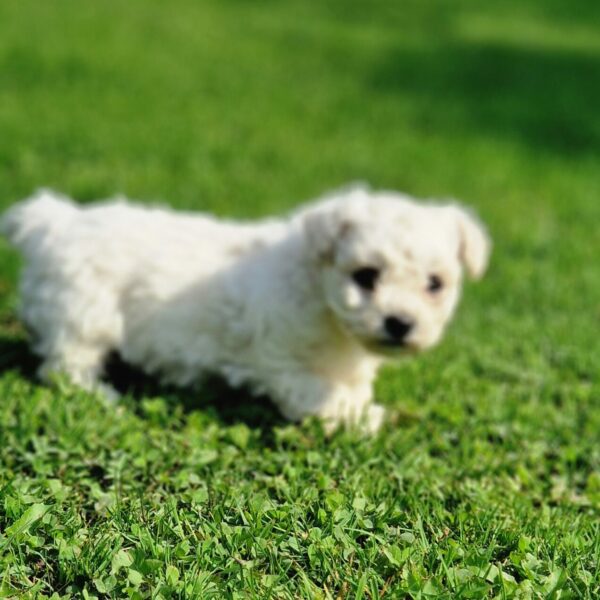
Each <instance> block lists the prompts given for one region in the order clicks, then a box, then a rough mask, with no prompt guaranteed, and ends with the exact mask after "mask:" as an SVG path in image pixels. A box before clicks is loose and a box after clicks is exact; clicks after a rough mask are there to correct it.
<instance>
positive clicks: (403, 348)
mask: <svg viewBox="0 0 600 600" xmlns="http://www.w3.org/2000/svg"><path fill="white" fill-rule="evenodd" d="M365 345H366V346H367V347H368V348H369V349H370V350H372V351H374V352H377V353H378V354H386V355H389V354H413V353H415V352H418V351H419V347H418V346H416V345H415V344H414V343H413V342H411V341H410V340H394V339H391V338H388V337H382V338H379V337H378V338H374V339H370V340H368V341H367V342H366V343H365Z"/></svg>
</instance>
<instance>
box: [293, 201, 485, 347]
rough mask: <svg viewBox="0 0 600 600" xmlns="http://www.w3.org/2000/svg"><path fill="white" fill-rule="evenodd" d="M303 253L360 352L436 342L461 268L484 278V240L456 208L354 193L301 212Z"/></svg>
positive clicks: (479, 228) (476, 225)
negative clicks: (358, 344) (303, 235)
mask: <svg viewBox="0 0 600 600" xmlns="http://www.w3.org/2000/svg"><path fill="white" fill-rule="evenodd" d="M303 227H304V234H305V236H306V242H307V249H308V252H309V254H310V256H311V259H312V260H313V261H314V264H315V267H316V269H317V272H318V279H319V285H321V286H322V290H323V294H324V296H325V300H326V303H327V305H328V306H329V308H330V310H331V311H332V314H333V315H334V316H335V318H336V320H337V322H338V323H339V325H340V326H341V328H342V329H343V330H345V331H346V332H347V333H349V334H350V335H352V336H353V337H355V338H356V339H358V340H359V341H360V342H361V343H362V344H363V345H364V346H366V347H367V348H369V349H371V350H373V351H376V352H380V353H390V352H394V351H401V350H405V351H406V350H422V349H425V348H428V347H430V346H432V345H434V344H435V343H436V342H438V340H439V339H440V338H441V336H442V334H443V332H444V328H445V326H446V324H447V323H448V321H449V320H450V317H451V316H452V313H453V312H454V309H455V307H456V304H457V302H458V299H459V296H460V290H461V281H462V274H463V271H464V270H466V271H467V273H468V274H469V275H470V276H471V277H474V278H479V277H481V276H482V275H483V273H484V271H485V269H486V266H487V261H488V256H489V252H490V242H489V239H488V237H487V235H486V233H485V230H484V229H483V227H482V225H481V224H480V223H479V222H478V221H477V219H476V218H475V217H474V216H473V215H471V214H470V213H469V212H468V211H466V210H465V209H463V208H461V207H459V206H456V205H452V204H449V205H424V204H417V203H415V202H413V201H412V200H411V199H409V198H408V197H406V196H402V195H399V194H393V193H388V192H382V193H374V192H369V191H366V190H354V191H349V192H346V193H343V194H342V195H341V196H338V197H334V198H332V199H329V200H326V201H324V202H323V203H322V204H320V205H317V206H316V207H313V208H312V209H309V210H308V211H306V213H305V214H304V215H303Z"/></svg>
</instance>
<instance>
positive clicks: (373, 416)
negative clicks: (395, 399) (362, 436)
mask: <svg viewBox="0 0 600 600" xmlns="http://www.w3.org/2000/svg"><path fill="white" fill-rule="evenodd" d="M385 412H386V411H385V408H384V407H383V406H381V404H369V405H368V406H367V408H366V410H365V415H364V418H363V420H362V423H361V426H362V429H363V430H364V432H365V433H367V434H369V435H373V434H374V433H377V432H378V431H379V430H380V429H381V426H382V425H383V419H384V418H385Z"/></svg>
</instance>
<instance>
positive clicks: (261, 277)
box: [0, 187, 490, 431]
mask: <svg viewBox="0 0 600 600" xmlns="http://www.w3.org/2000/svg"><path fill="white" fill-rule="evenodd" d="M0 230H1V231H2V232H3V233H4V234H5V235H6V236H7V237H8V239H9V240H10V241H11V242H12V243H13V244H14V245H15V246H16V247H17V248H19V249H20V250H21V251H22V253H23V254H24V257H25V263H26V266H25V271H24V274H23V277H22V282H21V296H22V297H21V316H22V318H23V320H24V322H25V324H26V325H27V327H28V329H29V330H30V332H31V335H32V338H33V348H34V350H35V352H36V353H38V354H39V355H41V356H42V357H43V359H44V362H43V364H42V367H41V369H40V374H41V376H42V377H43V378H47V377H48V376H49V375H50V374H52V373H55V372H59V373H64V374H66V375H68V376H69V377H70V378H71V379H72V381H73V382H75V383H77V384H78V385H80V386H83V387H85V388H87V389H96V388H98V387H100V386H103V384H101V383H100V378H101V376H102V372H103V364H104V361H105V359H106V357H107V355H108V354H109V353H110V352H111V351H117V352H118V353H119V354H120V355H121V357H122V358H123V359H124V360H125V361H127V362H130V363H132V364H134V365H137V366H138V367H141V368H142V369H143V370H144V371H146V372H148V373H152V374H156V375H158V376H160V378H161V379H162V380H163V381H165V382H168V383H173V384H177V385H190V384H194V383H197V382H198V381H200V379H201V378H202V376H203V375H204V374H207V373H216V374H220V375H221V376H223V377H225V378H226V379H227V381H228V382H229V383H230V384H232V385H234V386H238V385H242V384H245V385H248V386H250V388H251V389H252V390H254V391H255V392H257V393H265V394H268V395H269V396H270V397H271V398H272V399H273V400H274V402H275V403H276V404H277V406H278V407H279V409H280V410H281V412H282V413H283V415H284V416H285V417H287V418H288V419H292V420H300V419H302V418H303V417H305V416H307V415H318V416H319V417H321V418H322V419H324V420H325V421H326V422H327V423H328V425H329V426H336V425H338V424H360V425H361V426H363V427H366V428H367V429H368V430H370V431H374V430H376V429H377V428H378V427H379V426H380V424H381V422H382V419H383V410H382V408H381V407H380V406H378V405H375V404H371V397H372V384H373V380H374V378H375V375H376V372H377V369H378V367H379V366H380V365H381V363H382V361H384V360H386V359H388V358H390V357H392V356H396V355H401V354H403V353H406V352H410V351H414V350H421V349H424V348H428V347H430V346H432V345H433V344H435V343H436V342H437V341H438V340H439V339H440V337H441V335H442V333H443V330H444V328H445V325H446V324H447V322H448V320H449V319H450V317H451V315H452V313H453V311H454V309H455V306H456V304H457V301H458V298H459V294H460V288H461V274H462V270H463V266H465V267H466V269H467V271H468V272H469V274H470V275H472V276H474V277H479V276H480V275H482V273H483V272H484V270H485V267H486V263H487V260H488V254H489V247H490V244H489V242H488V238H487V236H486V234H485V232H484V230H483V228H482V227H481V225H480V224H479V223H478V222H477V220H475V218H474V217H473V216H471V215H470V214H469V213H468V212H466V211H465V210H463V209H461V208H459V207H458V206H455V205H452V204H450V205H446V206H443V205H436V204H425V205H422V204H417V203H415V202H414V201H413V200H412V199H410V198H409V197H407V196H404V195H400V194H397V193H392V192H372V191H370V190H368V189H366V188H364V187H353V188H348V189H345V190H341V191H338V192H334V193H333V194H331V195H330V196H328V197H326V198H324V199H322V200H321V201H318V202H316V203H314V204H312V205H308V206H306V207H304V208H302V209H300V210H299V211H296V212H295V213H293V214H292V215H290V216H289V217H287V218H284V219H280V220H268V221H259V222H256V223H247V224H246V223H235V222H231V221H222V220H217V219H215V218H213V217H211V216H208V215H203V214H187V213H176V212H172V211H170V210H168V209H163V208H148V207H145V206H136V205H134V204H130V203H128V202H127V201H126V200H124V199H115V200H112V201H108V202H104V203H99V204H93V205H91V206H85V207H83V206H78V205H76V204H74V203H73V202H72V201H70V200H69V199H67V198H65V197H62V196H60V195H57V194H55V193H53V192H50V191H41V192H39V193H38V194H36V195H35V196H34V197H32V198H30V199H28V200H26V201H24V202H22V203H20V204H17V205H16V206H15V207H13V208H12V209H11V210H9V211H8V212H7V213H6V215H5V216H4V218H3V220H2V221H1V225H0ZM103 389H105V390H107V388H106V386H103Z"/></svg>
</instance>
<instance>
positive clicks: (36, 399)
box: [0, 0, 600, 598]
mask: <svg viewBox="0 0 600 600" xmlns="http://www.w3.org/2000/svg"><path fill="white" fill-rule="evenodd" d="M599 160H600V3H598V2H597V1H587V2H586V1H584V0H576V1H573V2H565V1H564V0H560V1H559V0H544V1H535V0H520V1H515V0H486V1H485V2H481V1H480V0H456V1H449V0H448V1H446V0H431V1H427V2H425V1H422V0H408V1H399V0H398V1H391V0H387V1H383V0H371V1H370V2H358V1H355V0H346V1H342V0H326V1H325V0H324V1H322V2H307V1H306V0H304V1H300V0H286V1H280V2H277V1H275V0H257V1H251V0H219V1H217V0H203V1H197V2H196V1H194V2H193V1H191V0H190V1H186V0H175V1H173V2H169V3H166V2H159V1H157V0H144V1H142V0H127V2H118V1H116V0H102V1H97V2H91V1H89V0H79V1H75V0H53V1H50V2H39V1H34V0H18V1H16V0H3V2H2V3H1V4H0V208H5V207H7V206H9V205H10V204H12V203H13V202H15V201H17V200H18V199H20V198H22V197H24V196H26V195H28V194H29V193H31V192H32V190H34V189H35V188H36V187H39V186H47V187H54V188H56V189H57V190H60V191H63V192H66V193H68V194H71V195H73V196H74V197H76V198H77V199H79V200H81V201H83V202H86V201H90V200H92V199H96V198H100V197H106V196H109V195H112V194H115V193H125V194H127V195H128V196H131V197H133V198H138V199H140V200H142V201H148V202H151V201H160V202H166V203H169V204H171V205H173V206H175V207H180V208H186V209H194V210H204V211H212V212H216V213H217V214H219V215H224V216H225V215H226V216H235V217H255V216H261V215H267V214H273V213H277V212H282V211H285V210H288V209H290V208H291V207H293V206H294V205H295V204H297V203H298V202H301V201H306V200H308V199H310V198H312V197H315V196H317V195H319V194H320V193H322V192H323V191H325V190H327V189H330V188H332V187H335V186H338V185H342V184H345V183H347V182H348V181H353V180H364V181H368V182H370V183H371V184H372V185H373V186H374V187H377V188H380V187H384V188H393V189H399V190H402V191H406V192H409V193H412V194H414V195H417V196H421V197H455V198H459V199H461V200H462V201H464V202H465V203H466V204H468V205H470V206H473V207H474V208H475V209H476V210H477V211H478V212H479V214H480V215H481V217H482V218H483V220H484V221H485V222H486V223H487V224H488V226H489V228H490V231H491V234H492V236H493V238H494V242H495V251H494V256H493V261H492V266H491V270H490V273H489V275H488V277H487V278H486V279H485V280H484V282H482V283H481V284H479V285H478V286H472V287H471V286H469V287H468V288H467V290H466V293H465V295H466V297H465V301H464V302H463V305H462V307H461V309H460V311H459V314H458V316H457V319H456V322H455V323H454V324H453V325H452V328H451V330H450V331H449V333H448V336H447V339H446V340H445V341H444V342H443V344H442V345H441V346H440V347H439V348H438V349H436V350H435V351H433V352H431V353H428V354H426V355H424V356H423V357H420V358H418V359H415V360H413V361H410V362H407V363H405V364H401V365H397V366H391V367H389V368H388V369H386V371H385V373H384V374H383V375H382V377H381V378H380V380H379V381H378V384H377V390H376V394H377V397H378V399H379V400H380V401H382V402H383V403H385V404H386V405H387V406H388V407H389V408H390V410H391V411H392V414H394V415H395V417H394V419H393V421H394V423H391V424H390V425H389V426H388V427H387V429H386V431H384V432H383V433H382V435H381V436H380V437H378V438H376V439H374V440H358V439H357V438H355V437H353V436H352V435H351V434H340V435H339V436H338V437H335V438H334V439H333V440H328V441H327V440H324V439H323V438H322V436H321V435H320V433H319V429H318V427H317V426H315V425H313V426H307V427H304V428H303V427H293V426H291V427H284V426H282V425H281V423H280V422H279V421H278V420H277V418H276V417H275V416H274V414H273V412H272V411H271V412H269V410H270V409H269V408H268V406H262V405H259V407H258V408H252V407H248V406H246V405H245V404H243V403H242V404H239V403H238V404H236V403H235V402H234V404H233V407H232V408H231V409H230V410H229V413H225V416H224V413H223V412H222V411H221V409H219V410H217V407H218V406H219V405H220V404H221V403H225V400H226V397H228V395H229V392H228V391H227V390H222V389H220V388H217V389H218V390H219V391H215V390H212V391H208V390H207V393H206V397H202V398H198V399H196V398H190V397H188V396H186V395H185V394H183V395H182V396H177V395H173V394H172V393H171V392H169V393H167V392H165V393H162V392H157V394H158V395H157V396H156V397H148V398H143V399H142V400H141V401H140V400H139V399H137V400H134V399H126V400H125V401H124V403H123V405H122V407H121V408H120V409H119V410H118V411H111V410H110V409H106V408H105V407H103V406H102V405H101V404H100V403H99V402H98V401H96V400H94V399H90V398H89V397H88V396H87V395H85V394H78V393H77V392H74V391H64V390H62V391H61V390H58V391H56V390H55V391H48V390H46V389H45V388H42V387H39V386H37V385H36V384H35V382H34V381H33V380H32V377H31V374H32V370H33V367H34V361H33V359H32V357H31V356H30V355H29V354H28V353H27V351H26V345H25V342H24V333H23V331H22V329H21V327H20V325H19V323H18V320H17V317H16V312H15V308H16V281H17V272H18V268H19V260H18V258H17V256H16V254H15V253H14V252H12V251H11V250H10V249H9V248H8V246H7V245H6V244H4V243H3V242H0V370H1V374H0V413H1V416H0V448H1V449H0V459H1V461H2V463H1V464H2V466H3V468H2V470H1V471H0V528H1V529H2V530H5V534H0V568H1V572H2V583H1V584H0V590H2V591H3V593H5V594H8V595H11V594H13V595H14V594H18V593H22V594H26V593H28V594H30V596H31V597H37V596H35V594H45V595H48V596H49V595H50V594H51V593H52V592H53V591H55V592H56V593H57V594H58V596H63V595H64V596H65V597H67V596H69V595H73V596H74V597H79V595H80V594H84V595H85V594H88V597H91V596H93V595H97V596H98V597H104V596H112V597H123V596H130V597H164V598H167V597H202V598H204V597H218V598H221V597H228V598H229V597H231V598H234V597H257V598H266V597H274V598H284V597H290V598H297V597H306V598H316V597H322V598H338V597H339V598H375V597H391V598H403V597H413V598H424V597H446V598H458V597H470V598H484V597H497V598H504V597H517V596H518V597H522V598H534V597H535V598H542V597H544V598H550V597H553V598H558V597H559V594H563V595H562V596H560V597H561V598H567V597H568V598H575V597H582V598H584V597H586V598H597V597H598V596H599V595H600V588H599V579H600V575H599V571H598V569H599V567H598V564H599V563H600V541H599V540H600V527H599V513H598V509H599V507H600V504H599V503H600V415H599V412H600V410H599V409H600V389H599V381H600V358H599V357H600V342H599V339H598V338H599V336H598V331H599V326H600V276H599V270H598V257H599V255H600V233H599V232H600V227H599V224H600V166H599ZM182 403H183V404H185V405H186V408H185V410H184V409H183V408H182ZM190 406H191V407H192V409H190ZM194 407H195V408H194ZM263 413H265V414H266V417H261V416H260V414H263ZM257 414H258V415H259V416H257ZM263 500H264V502H263ZM36 507H37V508H36ZM40 507H43V508H40ZM6 532H8V533H6ZM211 540H212V542H211ZM153 561H154V562H153ZM173 569H175V570H173ZM32 590H33V591H32ZM136 594H137V595H136ZM236 594H237V596H236ZM519 594H520V596H519ZM58 596H57V597H58Z"/></svg>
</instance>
